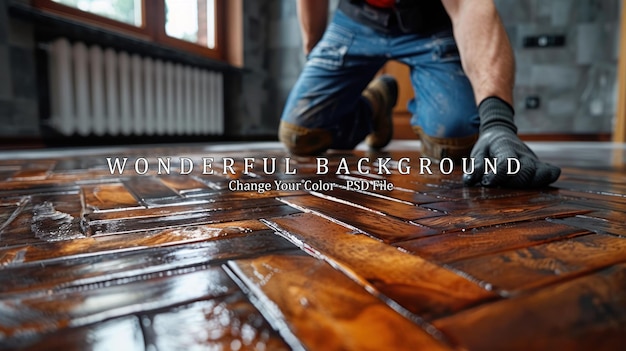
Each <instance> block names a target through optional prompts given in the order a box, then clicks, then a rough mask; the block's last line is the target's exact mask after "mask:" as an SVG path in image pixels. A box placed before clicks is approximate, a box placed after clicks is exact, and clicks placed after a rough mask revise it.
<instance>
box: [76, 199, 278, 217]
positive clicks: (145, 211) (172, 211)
mask: <svg viewBox="0 0 626 351" xmlns="http://www.w3.org/2000/svg"><path fill="white" fill-rule="evenodd" d="M280 205H282V203H281V202H279V201H278V200H276V199H273V198H260V199H257V198H250V199H247V200H245V201H243V200H237V201H234V200H233V201H210V200H208V199H205V200H200V199H198V200H197V201H195V202H193V203H190V202H181V203H172V204H170V205H168V206H159V207H156V208H144V207H141V208H120V209H117V210H110V211H106V212H92V213H87V214H86V215H85V217H86V218H87V219H88V220H89V221H107V220H115V219H133V218H159V217H165V216H175V215H183V214H193V213H200V212H214V211H228V210H242V209H251V208H261V207H271V206H280Z"/></svg>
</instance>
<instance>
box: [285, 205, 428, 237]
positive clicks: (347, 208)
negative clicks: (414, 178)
mask: <svg viewBox="0 0 626 351" xmlns="http://www.w3.org/2000/svg"><path fill="white" fill-rule="evenodd" d="M281 200H282V201H284V202H285V203H287V204H290V205H293V206H296V207H297V208H300V209H302V210H303V211H313V212H316V213H320V214H322V215H324V216H327V217H331V218H334V219H336V220H337V221H341V222H343V223H346V224H348V225H350V226H352V227H354V228H356V229H358V230H361V231H363V232H364V233H367V234H368V235H371V236H373V237H375V238H378V239H380V240H382V241H384V242H387V243H389V242H395V241H401V240H407V239H412V238H417V237H423V236H428V235H435V234H437V233H438V231H436V230H434V229H432V228H428V227H426V226H421V225H418V224H413V223H409V222H405V221H402V220H399V219H396V218H393V217H389V216H385V215H383V214H381V213H380V212H374V211H371V210H368V209H364V208H363V207H361V205H360V204H355V206H351V205H346V204H343V203H339V202H336V201H332V200H329V199H322V198H320V197H317V196H312V195H310V196H294V197H285V198H282V199H281Z"/></svg>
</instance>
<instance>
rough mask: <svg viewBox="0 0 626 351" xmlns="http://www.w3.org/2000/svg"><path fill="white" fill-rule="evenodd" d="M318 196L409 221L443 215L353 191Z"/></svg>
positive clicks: (336, 191)
mask: <svg viewBox="0 0 626 351" xmlns="http://www.w3.org/2000/svg"><path fill="white" fill-rule="evenodd" d="M320 194H322V195H323V196H325V197H328V198H332V199H333V200H334V201H339V202H346V203H349V204H350V203H352V204H360V205H362V206H366V207H367V208H369V209H372V210H375V211H378V212H381V213H384V214H387V215H390V216H394V217H398V218H400V219H404V220H409V221H410V220H414V219H421V218H429V217H437V216H443V215H444V213H442V212H437V211H432V210H428V209H425V208H422V207H417V206H415V205H410V204H406V203H402V202H397V201H389V200H388V199H384V198H380V197H376V196H372V195H367V194H364V193H361V192H357V191H354V190H345V189H341V188H337V189H334V190H332V191H322V192H320ZM335 199H336V200H335Z"/></svg>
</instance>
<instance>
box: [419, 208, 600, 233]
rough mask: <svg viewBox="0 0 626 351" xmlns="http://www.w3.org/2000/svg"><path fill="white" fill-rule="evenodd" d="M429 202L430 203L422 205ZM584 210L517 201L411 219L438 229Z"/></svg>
mask: <svg viewBox="0 0 626 351" xmlns="http://www.w3.org/2000/svg"><path fill="white" fill-rule="evenodd" d="M430 205H431V204H428V205H425V206H430ZM588 212H589V210H585V209H581V208H579V207H575V206H568V205H561V204H554V203H544V204H529V203H524V202H519V203H518V204H517V205H514V206H512V205H506V204H501V205H500V206H488V207H487V206H485V207H476V208H473V209H468V210H458V211H454V212H452V213H451V214H450V215H448V216H442V217H433V218H425V219H419V220H416V221H415V222H417V223H419V224H422V225H425V226H429V227H432V228H436V229H440V230H446V231H454V230H468V229H472V228H479V227H486V226H493V225H500V224H506V223H513V222H523V221H532V220H539V219H544V218H548V217H553V218H558V217H569V216H575V215H578V214H584V213H588Z"/></svg>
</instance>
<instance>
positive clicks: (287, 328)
mask: <svg viewBox="0 0 626 351" xmlns="http://www.w3.org/2000/svg"><path fill="white" fill-rule="evenodd" d="M228 267H229V268H230V269H231V270H233V272H234V274H236V276H237V277H238V278H239V279H241V281H242V284H243V285H244V286H245V288H246V289H249V290H250V291H251V292H252V293H253V294H254V295H255V296H256V299H255V301H257V308H259V309H260V310H267V311H270V312H269V313H271V314H272V319H271V320H269V322H270V323H272V324H273V326H274V328H275V329H278V330H279V331H280V332H281V335H282V336H283V338H285V339H286V340H288V342H289V343H290V346H291V347H293V348H295V349H299V348H302V347H301V345H303V346H304V348H306V349H311V350H399V349H402V348H404V347H406V346H407V345H411V347H412V348H414V349H427V350H445V349H448V347H446V346H445V344H444V343H443V342H442V341H441V340H438V339H436V338H434V337H433V336H432V335H429V334H428V333H427V332H426V331H425V330H424V329H422V328H420V327H419V326H418V325H416V324H414V323H413V322H411V321H409V320H408V319H406V318H405V317H403V316H401V315H400V314H398V313H396V312H395V311H394V310H393V309H391V308H390V307H389V306H387V305H386V304H384V303H383V302H382V301H380V300H379V299H377V298H376V297H374V296H372V295H370V294H369V293H368V292H367V291H365V290H364V289H363V288H362V287H361V286H359V285H357V284H356V283H355V282H353V281H352V280H350V279H349V278H348V277H346V276H344V275H343V274H341V273H340V272H338V271H336V270H334V269H333V268H332V267H331V266H329V265H328V264H327V263H325V262H324V261H322V260H318V259H315V258H313V257H309V256H302V255H300V254H298V253H297V252H296V253H295V254H293V255H288V254H283V255H270V256H263V257H259V258H256V259H249V260H238V261H230V262H229V265H228ZM278 273H279V274H278ZM294 336H295V337H294Z"/></svg>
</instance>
